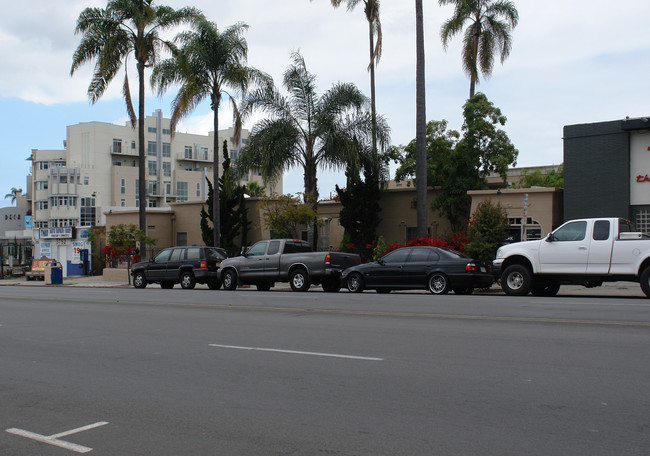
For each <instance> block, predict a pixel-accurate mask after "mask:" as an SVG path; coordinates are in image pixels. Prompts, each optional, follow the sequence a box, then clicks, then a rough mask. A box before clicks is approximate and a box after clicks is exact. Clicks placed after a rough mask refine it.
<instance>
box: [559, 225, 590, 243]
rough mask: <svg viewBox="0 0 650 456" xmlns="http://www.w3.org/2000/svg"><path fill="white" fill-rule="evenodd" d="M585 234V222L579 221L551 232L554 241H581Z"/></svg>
mask: <svg viewBox="0 0 650 456" xmlns="http://www.w3.org/2000/svg"><path fill="white" fill-rule="evenodd" d="M586 232H587V222H585V221H584V220H580V221H577V222H570V223H567V224H566V225H564V226H561V227H560V228H558V229H557V230H555V231H554V232H553V240H554V241H582V240H583V239H584V238H585V233H586Z"/></svg>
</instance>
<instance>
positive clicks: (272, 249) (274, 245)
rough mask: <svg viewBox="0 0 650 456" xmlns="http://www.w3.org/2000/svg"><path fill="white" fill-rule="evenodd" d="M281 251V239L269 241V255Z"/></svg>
mask: <svg viewBox="0 0 650 456" xmlns="http://www.w3.org/2000/svg"><path fill="white" fill-rule="evenodd" d="M279 251H280V241H271V242H269V248H268V250H267V252H266V254H267V255H275V254H276V253H278V252H279Z"/></svg>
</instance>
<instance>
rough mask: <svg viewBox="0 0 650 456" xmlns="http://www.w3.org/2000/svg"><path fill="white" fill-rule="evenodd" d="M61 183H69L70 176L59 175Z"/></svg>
mask: <svg viewBox="0 0 650 456" xmlns="http://www.w3.org/2000/svg"><path fill="white" fill-rule="evenodd" d="M59 183H60V184H67V183H68V176H59Z"/></svg>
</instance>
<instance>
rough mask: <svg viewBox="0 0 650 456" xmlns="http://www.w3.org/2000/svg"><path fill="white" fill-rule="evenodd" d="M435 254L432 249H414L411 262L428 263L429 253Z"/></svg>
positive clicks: (410, 258)
mask: <svg viewBox="0 0 650 456" xmlns="http://www.w3.org/2000/svg"><path fill="white" fill-rule="evenodd" d="M430 252H433V251H432V250H431V249H413V251H412V252H411V256H410V257H409V262H415V261H419V262H427V261H429V253H430Z"/></svg>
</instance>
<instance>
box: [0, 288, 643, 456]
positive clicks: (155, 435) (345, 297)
mask: <svg viewBox="0 0 650 456" xmlns="http://www.w3.org/2000/svg"><path fill="white" fill-rule="evenodd" d="M649 346H650V300H647V299H638V298H613V297H608V298H596V297H584V298H580V297H557V298H534V297H526V298H512V297H505V296H502V295H499V296H455V295H453V294H452V295H448V296H439V297H435V296H432V295H428V294H422V293H413V294H410V293H393V294H390V295H379V294H376V293H371V292H368V293H363V294H361V295H353V294H350V293H338V294H328V293H322V292H318V291H312V292H308V293H292V292H281V291H271V292H257V291H254V290H243V291H236V292H226V291H223V290H221V291H210V290H192V291H188V290H180V289H174V290H160V289H154V288H147V289H144V290H134V289H115V288H109V289H93V288H45V287H2V288H0V454H2V455H3V456H13V455H21V456H24V455H45V456H48V455H74V454H78V453H81V452H88V453H90V454H96V455H224V456H231V455H233V456H238V455H246V456H251V455H253V456H256V455H265V456H266V455H305V456H311V455H317V456H322V455H346V456H347V455H364V456H365V455H367V456H384V455H386V456H388V455H391V456H395V455H409V456H412V455H436V456H437V455H481V456H483V455H499V456H503V455H517V456H521V455H544V456H547V455H589V456H598V455H617V456H618V455H644V456H647V455H648V454H650V394H649V391H650V351H649V350H648V347H649ZM57 445H58V446H57Z"/></svg>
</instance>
